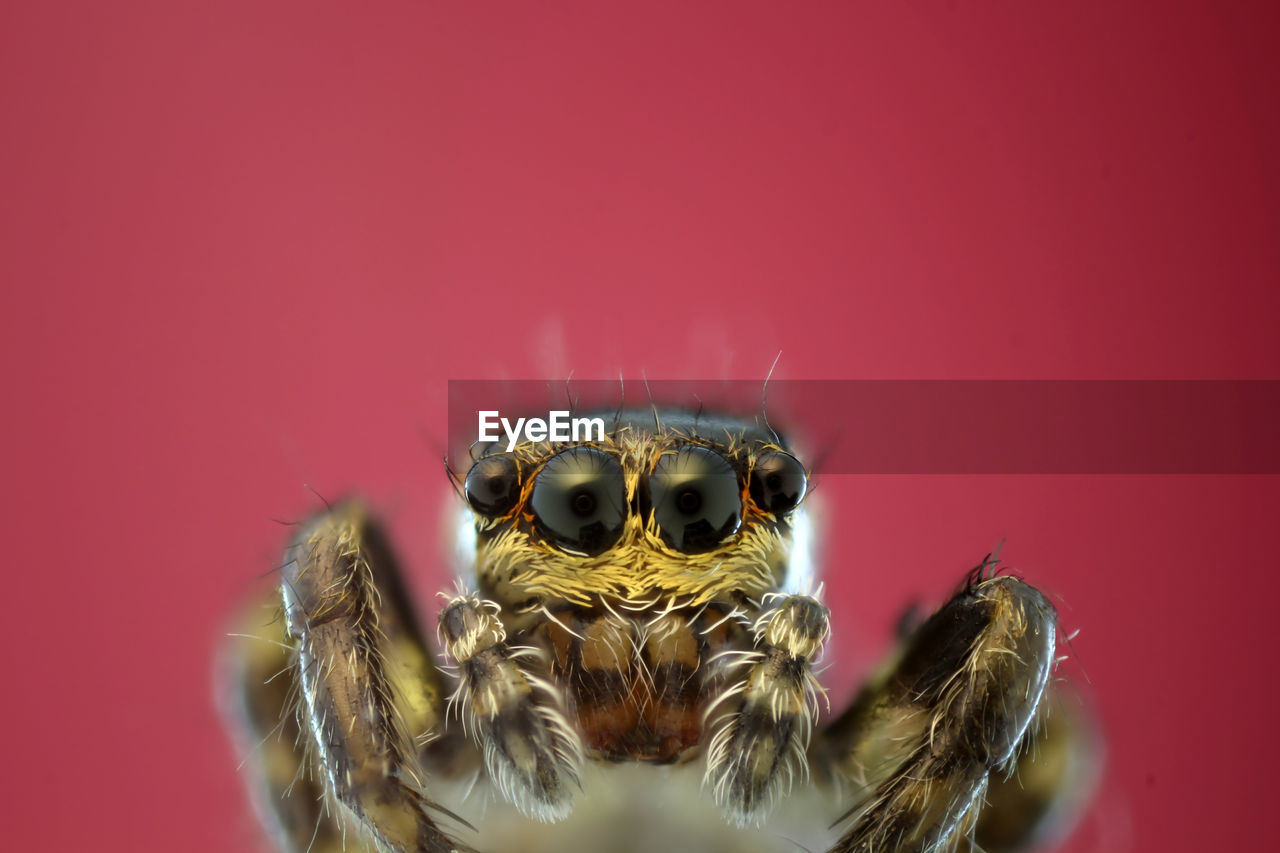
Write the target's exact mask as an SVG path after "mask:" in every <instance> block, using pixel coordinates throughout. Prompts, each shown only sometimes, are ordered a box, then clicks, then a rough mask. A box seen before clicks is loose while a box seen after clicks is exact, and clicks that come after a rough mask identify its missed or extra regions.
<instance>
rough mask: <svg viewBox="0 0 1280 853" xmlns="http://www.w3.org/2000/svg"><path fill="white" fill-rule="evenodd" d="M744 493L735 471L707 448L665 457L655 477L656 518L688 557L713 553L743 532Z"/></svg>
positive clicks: (652, 488) (666, 537)
mask: <svg viewBox="0 0 1280 853" xmlns="http://www.w3.org/2000/svg"><path fill="white" fill-rule="evenodd" d="M738 492H739V485H738V474H737V472H736V471H734V470H733V466H732V465H730V464H729V463H728V461H727V460H726V459H725V458H724V457H723V456H721V455H720V454H719V453H716V452H715V451H712V450H708V449H707V448H705V447H696V446H690V447H685V448H682V449H681V450H680V451H679V452H677V453H671V454H667V455H666V456H663V457H662V459H660V460H659V461H658V465H657V467H656V468H654V471H653V474H652V475H651V476H650V477H649V497H650V500H652V502H653V517H654V520H655V521H657V523H658V529H659V530H660V531H661V533H662V538H663V540H664V541H666V543H667V544H668V545H670V546H671V547H673V548H676V549H678V550H680V551H684V552H685V553H698V552H701V551H709V550H711V549H712V548H714V547H716V546H717V545H719V544H720V542H721V541H723V540H724V538H725V537H726V536H728V535H730V534H731V533H733V532H734V531H736V530H737V529H738V524H739V522H740V521H741V518H742V500H741V498H740V497H739V493H738Z"/></svg>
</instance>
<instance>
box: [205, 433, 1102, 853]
mask: <svg viewBox="0 0 1280 853" xmlns="http://www.w3.org/2000/svg"><path fill="white" fill-rule="evenodd" d="M455 481H456V482H458V484H459V486H460V487H461V488H460V491H461V492H462V494H463V496H464V498H465V500H466V503H467V504H468V508H467V510H466V512H467V518H466V521H465V527H464V531H465V535H464V537H463V538H464V540H465V544H466V550H467V552H468V558H467V561H468V565H467V566H466V568H465V574H464V575H463V578H464V579H463V580H462V581H461V582H460V586H459V588H458V590H457V591H456V593H455V594H451V595H448V596H445V599H446V600H445V603H444V604H443V605H442V607H441V609H440V612H439V617H438V620H437V632H436V633H437V638H438V642H439V645H440V647H441V649H442V650H443V657H444V662H437V660H436V659H435V658H434V657H433V655H432V653H431V652H429V651H428V647H427V643H426V642H425V639H424V637H423V635H422V634H421V632H420V630H419V626H418V621H417V619H416V617H415V615H414V612H413V610H412V609H411V607H410V602H409V599H408V597H407V596H406V594H405V588H404V585H403V582H402V578H401V575H400V571H399V569H398V568H397V567H396V565H395V563H394V561H393V559H392V555H391V553H390V551H389V549H388V547H387V545H386V542H385V540H384V538H383V536H382V534H381V533H380V532H379V530H378V528H377V526H376V525H375V524H374V522H373V521H372V520H371V519H370V518H369V517H368V516H367V515H366V513H365V512H364V511H363V510H362V509H361V508H360V507H359V506H358V505H356V504H355V503H344V504H340V505H336V506H333V507H331V508H330V509H329V510H328V511H326V512H324V513H322V514H321V515H320V516H319V517H317V518H315V519H314V520H312V521H311V522H309V523H307V524H306V525H304V526H303V527H302V528H301V530H300V532H299V533H298V535H297V537H296V538H295V539H294V541H293V544H292V545H291V546H290V548H289V551H288V554H287V558H286V560H287V562H286V564H285V566H284V568H283V578H282V583H281V585H280V586H279V588H278V589H277V590H276V591H275V592H274V593H273V597H274V601H275V602H276V604H275V606H276V608H277V610H278V608H279V604H278V602H279V601H280V597H282V598H283V618H282V619H275V620H271V619H270V618H269V617H268V618H264V617H263V607H261V606H259V607H258V608H257V609H255V610H254V612H253V613H252V614H251V615H250V616H249V617H248V619H247V620H246V621H247V624H248V625H249V629H248V631H249V633H250V634H251V635H252V639H249V640H247V641H242V642H239V643H238V644H237V645H236V646H235V647H234V649H233V652H232V654H231V656H230V659H231V660H232V661H233V663H234V667H233V668H232V669H233V670H234V677H233V678H232V680H231V689H230V690H229V691H228V695H230V696H231V697H232V701H230V702H228V703H227V707H228V710H229V712H230V713H229V716H230V719H231V722H232V724H233V728H234V729H235V731H236V732H237V734H238V735H239V737H240V738H241V743H242V744H243V745H246V749H247V752H248V753H249V758H248V759H247V761H248V764H249V770H250V776H251V778H252V782H253V785H254V787H255V789H256V793H257V803H258V806H259V812H260V815H261V816H262V818H263V820H264V822H265V823H266V824H267V825H268V827H269V828H270V829H271V830H272V831H273V835H274V838H275V841H276V843H277V845H278V846H279V848H280V849H281V850H286V851H306V850H311V851H316V853H329V852H330V851H337V850H342V849H350V850H360V849H369V850H379V851H398V852H399V851H430V853H443V851H463V850H467V851H469V850H480V851H486V852H487V853H503V851H520V853H534V851H543V850H546V851H563V850H615V851H637V853H638V851H655V850H662V851H676V850H679V851H684V850H689V851H743V852H744V853H754V851H761V853H763V851H792V850H806V849H807V850H812V851H820V850H830V851H841V853H843V851H871V850H913V851H920V850H924V851H941V850H954V849H981V850H987V851H991V852H992V853H995V851H999V850H1014V849H1021V848H1023V847H1025V846H1027V845H1028V844H1034V843H1039V842H1040V841H1041V840H1043V838H1044V833H1045V831H1046V827H1049V828H1052V827H1053V826H1056V825H1061V824H1062V823H1063V819H1064V815H1065V814H1066V813H1069V812H1071V811H1072V810H1073V809H1074V808H1075V807H1077V806H1078V805H1079V804H1080V803H1079V797H1078V796H1076V795H1075V793H1074V792H1075V791H1078V789H1079V779H1080V772H1079V765H1080V762H1079V760H1078V752H1079V751H1080V750H1079V748H1078V747H1079V745H1080V744H1081V743H1082V738H1081V737H1080V735H1081V732H1082V730H1083V729H1084V728H1086V727H1085V726H1082V725H1081V724H1080V723H1081V715H1080V713H1079V711H1078V710H1077V711H1072V710H1071V709H1070V708H1067V707H1066V706H1065V704H1064V703H1061V702H1059V701H1058V700H1057V699H1056V693H1055V691H1054V689H1053V686H1052V684H1051V673H1052V671H1053V669H1054V665H1055V649H1056V642H1057V639H1056V615H1055V611H1054V609H1053V607H1051V606H1050V604H1049V603H1048V602H1047V601H1046V600H1045V598H1044V597H1043V596H1042V595H1041V594H1040V593H1039V592H1037V591H1036V590H1035V589H1033V588H1032V587H1031V586H1029V585H1027V584H1026V583H1024V582H1022V581H1021V580H1019V579H1017V578H1014V577H1011V576H1007V575H997V574H996V573H995V572H994V570H993V565H994V564H993V563H992V562H990V561H987V560H984V561H983V562H982V564H981V565H979V567H978V568H977V569H975V570H974V571H973V572H971V573H970V575H969V576H968V577H967V579H966V580H965V582H964V584H963V585H962V588H961V589H960V590H959V592H957V593H956V594H955V595H954V596H953V597H952V598H951V599H950V600H949V601H948V602H947V603H946V604H944V605H943V606H942V608H941V609H940V610H938V611H937V612H936V613H934V614H933V615H932V616H931V617H930V618H928V619H925V620H923V621H920V620H917V621H916V624H914V625H908V626H907V627H906V628H904V629H903V632H902V633H903V636H902V638H901V642H900V644H899V648H898V651H897V652H896V653H895V655H893V657H892V658H891V660H890V661H889V662H888V663H887V664H886V665H885V666H884V667H883V668H882V669H881V670H880V672H879V673H878V674H876V675H875V676H874V677H873V678H872V679H871V681H870V683H868V684H867V685H866V686H865V687H863V688H862V690H861V691H860V692H859V693H858V695H857V696H856V698H855V700H854V701H853V703H852V704H851V705H850V706H849V707H848V709H847V710H845V711H844V712H843V713H840V714H838V715H836V716H835V717H834V718H833V719H832V720H831V721H830V722H829V723H827V724H826V725H825V726H823V727H821V728H818V727H817V725H816V724H817V721H818V718H819V710H820V706H822V705H824V704H825V695H826V694H825V691H824V690H823V689H822V687H821V686H820V685H819V682H818V680H817V678H816V677H815V670H814V664H815V662H816V661H818V659H819V658H820V656H821V654H822V650H823V647H824V645H825V644H826V641H827V639H828V635H829V632H830V627H831V614H830V612H829V611H828V609H827V607H826V606H825V605H824V604H823V603H822V600H821V598H822V590H821V587H815V586H814V585H813V583H814V577H813V571H812V563H811V561H810V555H809V553H808V548H809V545H810V539H811V534H810V528H809V523H808V521H807V517H806V513H805V508H806V507H805V502H804V499H805V496H806V492H807V491H808V488H809V485H810V484H809V474H808V472H807V471H806V469H805V467H804V466H803V465H802V464H801V463H800V462H799V461H798V460H797V458H796V457H795V456H794V455H792V452H791V451H790V450H789V449H788V446H787V444H786V443H785V442H784V441H783V440H782V439H781V438H780V437H779V436H778V435H777V434H776V433H774V432H773V431H772V430H771V429H769V428H767V424H766V426H764V427H761V426H759V425H757V424H756V423H754V422H752V421H748V420H740V419H735V418H730V417H706V416H695V415H691V414H688V413H682V412H679V411H665V412H662V411H658V410H654V412H653V413H652V414H650V413H649V412H645V413H643V414H641V413H637V412H623V413H619V414H618V415H617V416H615V417H614V418H613V420H612V426H611V428H610V429H609V430H608V432H607V434H606V435H605V436H604V439H603V440H602V441H590V442H581V443H577V444H572V443H570V444H551V443H547V442H540V443H530V442H526V443H525V444H522V445H519V446H517V447H515V448H514V450H513V451H511V452H505V448H503V447H500V446H496V445H495V446H488V447H481V448H478V450H476V451H475V452H473V465H472V467H471V468H470V470H469V472H467V473H466V474H465V477H463V478H461V479H460V480H455ZM264 640H265V641H264ZM268 641H269V642H268ZM1051 706H1053V707H1054V709H1055V710H1054V713H1053V714H1049V713H1048V710H1049V708H1050V707H1051ZM656 765H662V766H656Z"/></svg>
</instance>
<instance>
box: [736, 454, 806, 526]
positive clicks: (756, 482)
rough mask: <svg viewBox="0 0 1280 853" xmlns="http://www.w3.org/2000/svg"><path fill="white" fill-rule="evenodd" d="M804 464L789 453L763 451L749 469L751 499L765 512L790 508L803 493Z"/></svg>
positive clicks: (792, 507)
mask: <svg viewBox="0 0 1280 853" xmlns="http://www.w3.org/2000/svg"><path fill="white" fill-rule="evenodd" d="M806 482H807V478H806V477H805V473H804V466H803V465H801V464H800V461H799V460H798V459H796V458H795V457H794V456H792V455H791V454H790V453H765V454H763V455H761V456H760V458H759V459H757V460H756V464H755V467H754V468H752V469H751V483H750V489H751V499H752V500H753V501H755V502H756V506H758V507H760V509H762V510H764V511H765V512H772V513H774V514H775V515H778V514H781V513H784V512H790V511H791V510H793V509H795V508H796V504H798V503H800V499H801V498H803V497H804V490H805V485H806Z"/></svg>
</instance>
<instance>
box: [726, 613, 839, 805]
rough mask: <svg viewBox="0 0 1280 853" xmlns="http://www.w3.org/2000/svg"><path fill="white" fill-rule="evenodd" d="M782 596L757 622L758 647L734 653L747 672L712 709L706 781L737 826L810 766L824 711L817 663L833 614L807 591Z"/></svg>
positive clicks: (740, 667) (734, 666)
mask: <svg viewBox="0 0 1280 853" xmlns="http://www.w3.org/2000/svg"><path fill="white" fill-rule="evenodd" d="M776 599H777V600H776V603H775V604H774V606H772V607H771V608H770V609H768V610H766V611H765V612H764V613H763V614H762V615H761V616H760V617H759V618H758V619H757V620H756V623H755V638H756V641H755V649H754V650H752V651H751V652H749V653H747V654H745V655H742V654H741V653H733V654H734V655H735V656H736V659H734V658H731V659H730V662H729V668H730V669H731V670H732V669H738V670H740V671H741V672H742V675H741V676H739V677H738V678H737V679H734V680H731V681H730V682H729V685H730V686H728V687H727V688H726V689H725V690H724V691H723V692H721V694H720V695H719V697H718V698H717V699H716V700H715V701H714V702H712V704H711V705H710V706H709V708H708V710H707V718H708V721H709V729H710V731H711V738H710V745H709V747H708V751H707V770H706V777H705V778H706V783H707V784H708V785H709V786H710V787H711V790H712V792H713V794H714V795H715V798H716V801H717V803H718V804H719V805H720V807H721V809H722V810H723V811H724V812H725V815H726V817H727V818H728V819H729V820H730V821H731V822H732V823H734V824H736V825H738V826H745V825H748V824H750V823H754V822H757V821H759V820H760V819H762V818H763V817H764V816H765V814H766V813H767V811H768V809H769V808H770V807H771V806H772V805H773V803H774V802H775V801H776V800H777V798H778V797H779V796H782V795H785V794H786V792H787V791H788V790H789V789H790V786H791V783H792V781H793V777H794V776H795V774H797V773H800V774H805V773H807V772H808V764H807V762H806V761H805V753H806V751H807V750H808V747H809V737H810V734H811V733H812V731H813V723H814V721H815V720H816V718H817V715H818V696H819V695H820V694H821V688H820V687H819V686H818V683H817V681H816V680H815V679H814V677H813V675H812V673H811V671H810V667H811V664H812V663H813V661H814V660H815V659H816V658H817V657H818V656H819V655H820V654H821V651H822V646H823V643H824V642H825V641H826V638H827V635H828V634H829V633H830V614H829V612H828V611H827V608H826V607H824V606H823V605H822V604H821V603H820V602H818V600H817V599H816V598H813V597H811V596H808V595H789V596H777V597H776Z"/></svg>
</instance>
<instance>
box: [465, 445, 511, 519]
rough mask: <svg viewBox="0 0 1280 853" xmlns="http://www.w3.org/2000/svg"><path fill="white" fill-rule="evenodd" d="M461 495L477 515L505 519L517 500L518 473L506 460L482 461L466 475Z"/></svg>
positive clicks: (509, 459)
mask: <svg viewBox="0 0 1280 853" xmlns="http://www.w3.org/2000/svg"><path fill="white" fill-rule="evenodd" d="M463 491H465V492H466V495H467V503H469V504H471V508H472V509H473V510H475V511H476V512H478V513H480V514H481V515H487V516H489V517H490V518H497V517H499V516H503V515H506V514H507V513H509V512H511V510H512V509H513V508H514V507H515V505H516V503H517V502H518V501H519V500H520V470H519V469H518V468H517V467H516V462H515V460H514V459H512V458H511V457H510V456H488V457H485V458H484V459H481V460H480V461H479V462H477V463H476V464H474V465H472V466H471V470H470V471H468V472H467V479H466V482H465V483H463Z"/></svg>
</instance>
